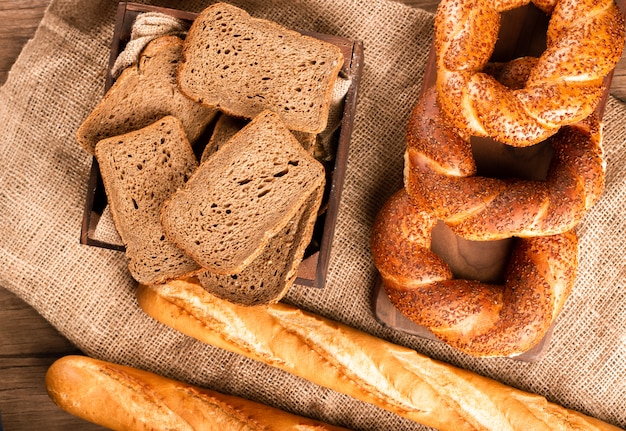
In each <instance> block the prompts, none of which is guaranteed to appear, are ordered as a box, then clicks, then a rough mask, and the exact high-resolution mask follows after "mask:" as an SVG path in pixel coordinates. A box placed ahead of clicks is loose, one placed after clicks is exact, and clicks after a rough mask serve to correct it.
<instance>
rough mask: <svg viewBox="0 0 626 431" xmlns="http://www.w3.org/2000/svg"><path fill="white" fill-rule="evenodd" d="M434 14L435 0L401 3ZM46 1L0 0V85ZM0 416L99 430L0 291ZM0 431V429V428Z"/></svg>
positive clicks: (52, 340) (7, 421)
mask: <svg viewBox="0 0 626 431" xmlns="http://www.w3.org/2000/svg"><path fill="white" fill-rule="evenodd" d="M402 1H403V2H404V3H407V4H410V5H412V6H416V7H421V8H423V9H426V10H429V11H434V10H435V8H436V5H437V1H435V0H402ZM49 3H50V0H0V23H2V25H0V84H3V83H4V82H5V81H6V78H7V73H8V71H9V70H10V68H11V66H12V64H13V63H14V62H15V60H16V59H17V57H18V55H19V53H20V51H21V49H22V47H23V46H24V44H25V43H26V42H27V41H28V40H29V38H31V37H32V35H33V34H34V32H35V30H36V29H37V25H38V24H39V21H40V20H41V18H42V16H43V14H44V12H45V10H46V7H47V6H48V4H49ZM611 92H612V94H613V95H615V96H617V97H619V98H620V99H622V100H626V62H625V61H624V60H622V61H621V62H620V64H619V65H618V67H617V68H616V71H615V75H614V78H613V84H612V88H611ZM0 322H2V323H0V346H1V349H0V414H1V418H2V424H3V426H4V430H5V431H21V430H29V431H32V430H43V429H45V430H46V431H56V430H75V429H81V430H86V431H89V430H101V429H103V428H101V427H98V426H95V425H92V424H89V423H87V422H85V421H83V420H81V419H78V418H75V417H73V416H71V415H69V414H67V413H65V412H64V411H62V410H60V409H59V408H58V407H56V405H54V404H53V403H52V401H50V399H49V398H48V396H47V394H46V391H45V387H44V375H45V372H46V370H47V368H48V366H49V365H50V364H51V363H52V362H54V361H55V360H56V359H57V358H60V357H62V356H65V355H67V354H72V353H80V352H78V350H77V349H76V347H75V346H73V345H72V343H70V342H69V341H68V340H67V339H65V338H64V337H63V336H62V335H60V334H59V333H58V332H57V331H56V330H55V329H54V328H53V327H52V326H51V325H50V324H48V323H47V322H46V321H45V320H44V319H43V318H42V317H41V316H40V315H39V314H38V313H37V312H36V311H35V310H34V309H32V308H31V307H30V306H28V305H27V304H26V303H24V302H23V301H22V300H20V299H19V298H17V297H16V296H15V295H13V294H12V293H10V292H9V291H7V290H6V289H4V288H3V287H1V286H0ZM1 428H2V427H0V429H1Z"/></svg>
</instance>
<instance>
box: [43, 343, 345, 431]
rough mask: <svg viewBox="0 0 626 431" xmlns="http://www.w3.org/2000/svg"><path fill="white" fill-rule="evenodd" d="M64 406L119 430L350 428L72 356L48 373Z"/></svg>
mask: <svg viewBox="0 0 626 431" xmlns="http://www.w3.org/2000/svg"><path fill="white" fill-rule="evenodd" d="M46 389H47V391H48V394H49V396H50V398H51V399H52V400H53V401H54V402H55V403H56V404H57V405H58V406H59V407H61V408H62V409H63V410H65V411H67V412H68V413H71V414H73V415H74V416H78V417H80V418H83V419H85V420H87V421H90V422H93V423H96V424H99V425H102V426H105V427H107V428H110V429H113V430H132V431H147V430H176V431H279V430H293V431H306V430H309V431H323V430H327V431H342V430H343V431H347V430H345V429H344V428H340V427H336V426H333V425H328V424H325V423H323V422H319V421H316V420H312V419H307V418H303V417H300V416H297V415H293V414H291V413H287V412H285V411H282V410H279V409H276V408H273V407H270V406H267V405H264V404H260V403H257V402H254V401H250V400H247V399H244V398H239V397H234V396H230V395H225V394H222V393H219V392H215V391H211V390H208V389H203V388H199V387H195V386H192V385H188V384H186V383H183V382H179V381H176V380H172V379H168V378H165V377H162V376H159V375H157V374H154V373H150V372H147V371H143V370H139V369H137V368H133V367H128V366H124V365H119V364H114V363H111V362H106V361H101V360H98V359H94V358H89V357H86V356H78V355H70V356H65V357H62V358H60V359H58V360H57V361H55V362H54V363H53V364H52V365H51V366H50V368H49V369H48V372H47V373H46Z"/></svg>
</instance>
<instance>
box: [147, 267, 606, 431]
mask: <svg viewBox="0 0 626 431" xmlns="http://www.w3.org/2000/svg"><path fill="white" fill-rule="evenodd" d="M137 300H138V302H139V305H140V307H141V308H142V309H143V310H144V311H145V312H146V313H147V314H149V315H150V316H152V317H153V318H155V319H157V320H158V321H160V322H162V323H164V324H165V325H167V326H170V327H172V328H174V329H177V330H179V331H181V332H182V333H184V334H187V335H189V336H190V337H193V338H196V339H198V340H200V341H203V342H205V343H208V344H211V345H214V346H217V347H220V348H223V349H226V350H229V351H231V352H235V353H238V354H241V355H244V356H246V357H248V358H251V359H254V360H257V361H260V362H263V363H265V364H268V365H271V366H274V367H276V368H279V369H282V370H284V371H287V372H289V373H292V374H294V375H296V376H299V377H302V378H304V379H306V380H309V381H311V382H313V383H315V384H318V385H321V386H324V387H327V388H330V389H333V390H335V391H338V392H341V393H344V394H346V395H349V396H351V397H353V398H356V399H358V400H361V401H365V402H368V403H371V404H374V405H376V406H378V407H381V408H383V409H386V410H388V411H391V412H393V413H395V414H398V415H400V416H402V417H405V418H408V419H410V420H413V421H416V422H418V423H421V424H424V425H426V426H430V427H433V428H436V429H439V430H441V431H447V430H450V431H453V430H454V431H458V430H489V429H491V430H499V431H502V430H528V429H533V430H546V431H548V430H554V429H561V430H614V431H616V430H618V428H615V427H613V426H611V425H609V424H606V423H604V422H602V421H599V420H597V419H594V418H591V417H588V416H586V415H583V414H581V413H578V412H575V411H572V410H568V409H565V408H563V407H561V406H558V405H556V404H554V403H550V402H548V401H547V400H546V399H545V398H544V397H541V396H539V395H534V394H530V393H528V392H524V391H520V390H517V389H514V388H512V387H509V386H506V385H503V384H501V383H499V382H497V381H495V380H492V379H488V378H486V377H482V376H480V375H477V374H475V373H472V372H470V371H467V370H463V369H460V368H456V367H453V366H451V365H449V364H445V363H442V362H439V361H436V360H433V359H431V358H428V357H427V356H424V355H421V354H419V353H417V352H415V351H414V350H411V349H408V348H405V347H401V346H398V345H395V344H392V343H389V342H387V341H384V340H382V339H380V338H377V337H375V336H373V335H370V334H367V333H365V332H362V331H359V330H357V329H355V328H352V327H349V326H346V325H344V324H341V323H339V322H336V321H333V320H330V319H327V318H324V317H321V316H318V315H314V314H312V313H308V312H305V311H303V310H301V309H298V308H296V307H293V306H289V305H286V304H282V303H278V304H273V305H270V306H263V307H253V308H249V307H241V306H237V305H235V304H231V303H228V302H226V301H222V300H219V299H218V298H215V297H213V296H211V295H210V294H208V293H207V292H205V291H204V290H203V289H202V287H200V286H199V285H198V283H197V281H194V280H193V279H189V280H177V281H173V282H170V283H167V284H164V285H160V286H143V285H142V286H139V288H138V290H137Z"/></svg>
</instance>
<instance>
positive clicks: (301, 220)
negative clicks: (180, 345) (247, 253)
mask: <svg viewBox="0 0 626 431" xmlns="http://www.w3.org/2000/svg"><path fill="white" fill-rule="evenodd" d="M323 193H324V189H323V187H320V189H319V190H318V191H317V192H316V193H313V194H312V195H311V196H310V198H309V200H308V201H307V203H305V204H304V205H303V206H302V208H301V209H300V211H298V212H297V213H296V214H295V215H294V217H293V218H292V219H291V220H290V221H289V223H287V224H286V225H285V227H283V230H282V231H281V232H279V233H278V235H275V236H274V237H273V238H271V239H270V240H269V242H268V243H267V245H266V246H265V248H264V249H263V252H262V253H261V254H260V255H259V256H258V257H257V258H256V259H254V260H253V261H252V263H250V265H248V266H247V267H246V268H245V269H244V270H243V271H241V272H240V273H238V274H232V275H220V274H215V273H213V272H211V271H205V272H203V273H201V274H199V275H198V279H199V281H200V284H201V285H202V287H204V289H206V290H207V291H208V292H210V293H212V294H213V295H215V296H217V297H219V298H222V299H225V300H227V301H230V302H234V303H236V304H241V305H245V306H257V305H265V304H273V303H275V302H278V301H280V300H281V299H282V298H283V297H284V296H285V294H286V293H287V292H288V291H289V288H290V287H291V286H292V285H293V283H294V281H295V279H296V276H297V275H298V267H299V265H300V263H301V262H302V258H303V257H304V252H305V250H306V248H307V246H308V245H309V243H310V242H311V237H312V236H313V227H314V226H315V221H316V220H317V212H318V208H319V207H320V203H321V200H322V195H323Z"/></svg>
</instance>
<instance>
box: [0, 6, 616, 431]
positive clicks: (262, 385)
mask: <svg viewBox="0 0 626 431" xmlns="http://www.w3.org/2000/svg"><path fill="white" fill-rule="evenodd" d="M208 3H209V2H202V1H189V2H183V1H181V2H171V1H170V2H160V3H159V5H161V6H168V7H175V8H179V9H188V10H193V11H200V10H201V9H203V8H204V7H205V6H207V4H208ZM234 3H235V4H236V5H238V6H241V7H244V8H246V9H247V10H248V11H249V12H251V13H252V14H253V15H256V16H261V17H267V18H271V19H274V20H276V21H278V22H280V23H282V24H284V25H286V26H289V27H292V28H295V29H300V30H312V31H318V32H323V33H330V34H337V35H341V36H345V37H349V38H354V39H360V40H362V41H363V42H364V46H365V69H364V74H363V79H362V85H361V89H360V95H359V104H358V110H357V114H356V124H355V129H354V134H353V137H352V144H351V149H350V155H349V166H348V172H347V179H346V185H345V190H344V193H343V197H342V204H341V209H340V214H339V220H338V226H337V231H336V237H335V239H334V248H333V250H334V251H333V254H332V257H331V263H330V270H329V275H328V282H327V286H326V288H325V289H323V290H318V289H313V288H304V287H299V286H296V287H294V288H293V289H292V290H291V291H290V293H289V295H288V297H287V299H286V301H287V302H289V303H293V304H297V305H298V306H300V307H302V308H304V309H308V310H311V311H313V312H317V313H319V314H321V315H324V316H328V317H331V318H333V319H336V320H339V321H342V322H344V323H347V324H349V325H353V326H355V327H357V328H360V329H363V330H365V331H368V332H370V333H372V334H375V335H377V336H379V337H382V338H385V339H388V340H390V341H393V342H396V343H399V344H403V345H405V346H409V347H411V348H414V349H416V350H417V351H419V352H422V353H425V354H427V355H430V356H432V357H434V358H438V359H442V360H444V361H447V362H450V363H452V364H455V365H457V366H461V367H465V368H468V369H471V370H474V371H476V372H478V373H480V374H484V375H487V376H490V377H493V378H495V379H497V380H500V381H502V382H505V383H507V384H509V385H512V386H515V387H517V388H521V389H523V390H527V391H531V392H535V393H539V394H542V395H544V396H546V397H547V398H548V399H549V400H551V401H554V402H557V403H559V404H561V405H564V406H566V407H569V408H573V409H576V410H579V411H581V412H584V413H587V414H589V415H593V416H595V417H597V418H600V419H603V420H605V421H607V422H610V423H613V424H615V425H618V426H621V427H626V398H625V394H626V384H625V382H626V329H624V322H625V321H626V296H625V295H624V293H626V292H625V289H626V281H625V280H626V238H625V236H626V146H625V145H624V137H625V136H626V130H625V124H626V110H625V108H624V106H623V105H622V104H621V103H620V102H618V101H616V100H613V99H611V100H610V101H609V102H608V106H607V110H606V114H605V149H606V160H607V164H608V169H607V186H606V191H605V194H604V197H603V198H602V199H601V201H600V202H599V203H598V204H597V205H596V206H595V207H594V208H593V210H592V212H591V213H590V214H589V215H588V216H587V217H586V219H585V220H584V222H583V223H582V225H581V226H580V229H579V231H580V236H581V247H580V248H581V254H580V259H581V264H580V275H579V277H578V282H577V284H576V286H575V289H574V292H573V293H572V295H571V297H570V298H569V300H568V302H567V305H566V307H565V309H564V311H563V313H562V314H561V316H560V317H559V319H558V323H557V326H556V328H555V331H554V336H553V338H552V342H551V344H550V349H549V351H548V353H547V355H546V356H545V358H544V359H543V360H541V361H540V362H538V363H524V362H519V361H513V360H509V359H491V360H479V359H473V358H469V357H467V356H464V355H461V354H458V353H455V352H454V351H452V350H451V349H449V348H448V347H447V346H445V345H443V344H441V343H438V342H432V341H426V340H423V339H420V338H416V337H410V336H407V335H403V334H400V333H395V332H393V331H390V330H388V329H386V328H384V327H383V326H381V325H380V324H378V323H377V322H376V321H375V319H374V318H373V316H372V312H371V311H370V310H371V307H370V293H371V290H372V287H373V284H374V280H375V271H374V268H373V266H372V262H371V258H370V254H369V249H368V238H369V232H370V226H371V223H372V220H373V217H374V216H375V214H376V212H377V210H378V209H379V208H380V206H381V205H382V203H383V202H384V201H385V200H386V199H387V197H388V196H389V195H390V194H391V193H392V192H393V191H394V189H395V187H396V185H397V184H398V182H399V179H400V178H401V172H402V152H403V146H404V141H403V138H404V127H405V123H406V121H407V117H408V114H409V111H410V109H411V107H412V106H413V104H414V103H415V101H416V100H417V95H418V91H419V89H420V85H421V79H422V75H423V72H424V66H425V62H426V55H427V52H428V48H429V46H430V41H431V37H432V15H430V14H428V13H426V12H424V11H420V10H415V9H411V8H409V7H405V6H403V5H401V4H398V3H394V2H393V1H385V0H368V1H365V2H357V1H350V0H310V1H298V0H289V1H284V2H283V1H280V0H276V1H274V2H271V1H262V0H257V1H254V0H250V1H237V2H234ZM115 8H116V2H114V1H111V0H99V1H77V0H74V1H72V0H57V1H53V2H52V4H51V6H50V8H49V10H48V11H47V13H46V14H45V17H44V19H43V21H42V23H41V26H40V28H39V29H38V31H37V33H36V35H35V37H34V39H33V40H32V41H31V42H29V43H28V44H27V45H26V47H25V48H24V51H23V52H22V54H21V56H20V58H19V59H18V61H17V62H16V64H15V66H14V68H13V70H12V71H11V73H10V75H9V77H8V80H7V82H6V84H5V85H4V86H3V87H2V89H1V90H0V139H1V141H0V142H1V144H0V167H1V168H0V262H1V264H2V266H1V269H0V284H1V285H2V286H3V287H5V288H7V289H9V290H10V291H12V292H14V293H16V294H17V295H18V296H20V297H21V298H23V299H24V300H25V301H26V302H28V303H29V304H31V305H32V306H33V307H34V308H35V309H36V310H38V311H39V312H40V313H41V314H42V315H43V316H44V317H45V318H46V319H47V320H49V321H50V322H51V323H52V324H53V325H54V326H55V327H56V328H58V330H59V331H60V332H61V333H63V334H64V335H65V336H67V337H68V338H69V339H70V340H71V341H73V342H74V343H75V344H76V345H77V346H78V347H79V348H80V349H82V350H83V351H84V352H85V353H87V354H89V355H92V356H95V357H98V358H102V359H106V360H110V361H114V362H119V363H125V364H130V365H134V366H137V367H141V368H146V369H150V370H152V371H155V372H157V373H160V374H163V375H167V376H170V377H173V378H177V379H182V380H186V381H189V382H192V383H195V384H199V385H203V386H206V387H209V388H213V389H216V390H219V391H223V392H227V393H233V394H237V395H240V396H244V397H247V398H251V399H255V400H258V401H261V402H264V403H266V404H270V405H273V406H276V407H279V408H282V409H285V410H288V411H291V412H295V413H297V414H300V415H304V416H309V417H314V418H318V419H321V420H324V421H327V422H330V423H335V424H339V425H343V426H345V427H350V428H353V429H358V430H418V429H424V428H423V427H422V426H420V425H417V424H414V423H411V422H409V421H407V420H404V419H400V418H398V417H396V416H394V415H393V414H390V413H387V412H386V411H383V410H381V409H377V408H374V407H371V406H369V405H366V404H364V403H360V402H357V401H354V400H352V399H349V398H348V397H346V396H344V395H341V394H337V393H335V392H332V391H330V390H327V389H324V388H320V387H317V386H315V385H312V384H310V383H308V382H305V381H302V380H300V379H299V378H295V377H293V376H291V375H288V374H286V373H283V372H279V371H276V370H274V369H271V368H270V367H267V366H264V365H261V364H258V363H255V362H253V361H251V360H248V359H245V358H242V357H240V356H237V355H233V354H229V353H226V352H223V351H220V350H218V349H215V348H212V347H208V346H205V345H202V344H201V343H199V342H196V341H194V340H192V339H190V338H187V337H185V336H183V335H180V334H178V333H176V332H174V331H173V330H170V329H168V328H165V327H163V326H162V325H160V324H158V323H156V322H154V321H153V320H151V319H150V318H148V317H147V316H145V315H144V313H143V312H142V311H141V310H140V309H139V308H138V307H137V305H136V303H135V300H134V289H135V283H134V282H133V281H132V280H131V278H130V276H129V274H128V271H127V269H126V261H125V257H124V255H123V253H119V252H114V251H107V250H103V249H98V248H94V247H89V246H85V245H80V244H79V234H80V225H81V218H82V209H83V203H84V201H85V195H86V184H87V181H86V180H87V177H88V173H89V167H90V162H91V158H90V157H89V156H88V155H87V154H85V153H84V152H83V151H81V150H80V149H79V148H78V146H77V144H76V143H75V140H74V133H75V131H76V129H77V127H78V125H79V124H80V123H81V121H82V120H83V119H84V118H85V116H86V115H87V113H88V112H89V111H90V110H91V109H92V108H93V107H94V105H95V104H96V103H97V101H98V100H99V99H100V97H101V96H102V94H103V85H104V76H105V68H106V66H107V61H108V55H109V43H110V40H111V37H112V34H113V20H114V14H115Z"/></svg>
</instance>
